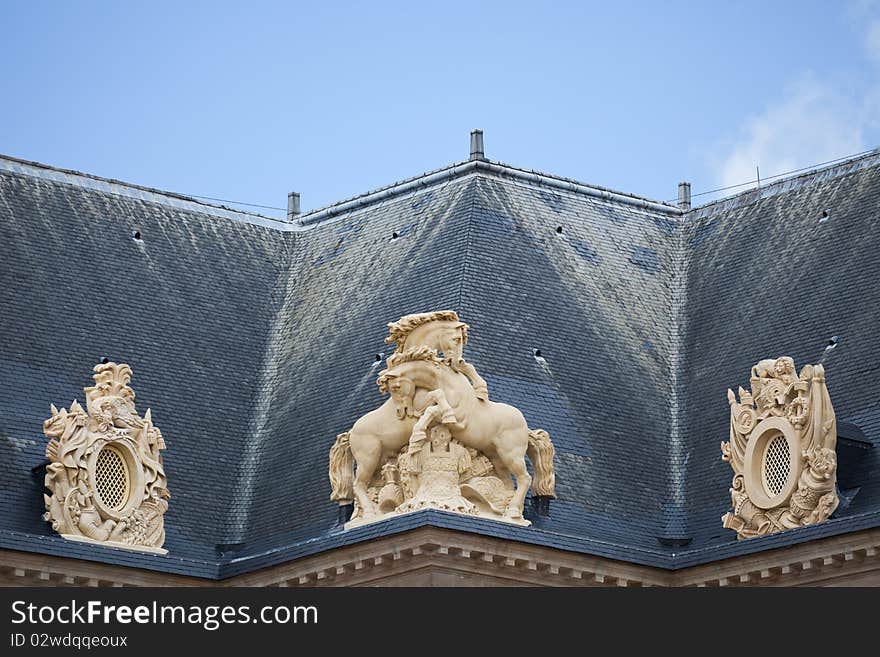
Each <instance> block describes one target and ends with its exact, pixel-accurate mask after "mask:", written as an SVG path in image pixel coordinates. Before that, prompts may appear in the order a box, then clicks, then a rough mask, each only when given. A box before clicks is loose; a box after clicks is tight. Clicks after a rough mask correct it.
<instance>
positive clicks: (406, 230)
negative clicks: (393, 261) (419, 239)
mask: <svg viewBox="0 0 880 657" xmlns="http://www.w3.org/2000/svg"><path fill="white" fill-rule="evenodd" d="M417 225H418V222H417V221H411V222H409V223H408V224H405V225H403V226H401V227H400V228H398V229H397V231H395V232H396V233H397V236H398V237H406V236H407V235H409V234H410V233H412V232H413V231H414V230H415V229H416V226H417Z"/></svg>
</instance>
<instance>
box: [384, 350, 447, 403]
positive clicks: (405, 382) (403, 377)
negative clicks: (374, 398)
mask: <svg viewBox="0 0 880 657" xmlns="http://www.w3.org/2000/svg"><path fill="white" fill-rule="evenodd" d="M442 362H443V361H441V360H440V358H439V357H438V356H437V352H436V351H435V350H433V349H430V348H428V347H417V348H415V349H407V350H406V351H404V352H395V353H394V354H392V355H391V356H389V357H388V369H385V370H382V371H381V372H379V378H378V379H376V383H377V384H378V386H379V392H381V393H383V394H384V393H386V392H387V393H389V394H390V395H391V399H392V400H393V402H394V405H395V407H396V411H397V417H398V418H400V419H403V418H405V417H406V416H410V417H416V416H418V414H419V413H418V411H417V410H416V408H415V401H414V400H415V393H416V388H417V385H416V381H415V380H414V379H415V378H416V377H418V378H421V376H420V375H421V374H422V373H421V372H419V371H418V370H420V369H421V368H423V367H425V366H430V367H436V366H437V365H439V364H440V363H442Z"/></svg>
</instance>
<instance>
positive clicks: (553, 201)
mask: <svg viewBox="0 0 880 657" xmlns="http://www.w3.org/2000/svg"><path fill="white" fill-rule="evenodd" d="M538 196H539V197H540V198H541V200H542V201H544V204H545V205H546V206H547V207H548V208H550V209H551V210H553V212H563V211H564V210H565V201H563V200H562V197H561V196H560V195H559V194H555V193H553V192H546V191H542V192H540V193H539V194H538Z"/></svg>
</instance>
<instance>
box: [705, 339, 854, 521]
mask: <svg viewBox="0 0 880 657" xmlns="http://www.w3.org/2000/svg"><path fill="white" fill-rule="evenodd" d="M727 399H728V401H729V403H730V441H728V442H723V443H721V455H722V456H721V458H722V459H723V460H724V461H728V462H729V463H730V465H731V467H732V468H733V472H734V476H733V486H732V487H731V489H730V496H731V500H732V502H733V510H732V511H731V512H728V513H726V514H725V515H724V516H723V517H722V518H721V520H722V523H723V524H724V527H726V528H727V529H734V530H736V532H737V535H738V538H748V537H750V536H762V535H764V534H771V533H773V532H777V531H781V530H783V529H793V528H795V527H802V526H804V525H812V524H815V523H817V522H822V521H823V520H825V519H826V518H828V516H830V515H831V514H832V513H833V512H834V510H835V509H836V508H837V504H838V502H839V500H838V497H837V489H836V481H837V454H836V451H835V450H836V448H837V423H836V420H835V417H834V409H833V408H832V407H831V398H830V397H829V396H828V389H827V388H826V387H825V369H824V368H823V367H822V366H821V365H806V366H805V367H804V368H803V369H802V370H801V373H800V376H798V374H797V372H796V371H795V367H794V361H793V360H792V359H791V358H789V357H787V356H783V357H781V358H776V359H768V360H762V361H761V362H760V363H758V364H757V365H755V366H754V367H753V368H752V376H751V392H748V391H746V390H743V389H742V388H740V389H739V401H737V399H736V395H734V393H733V391H732V390H728V391H727Z"/></svg>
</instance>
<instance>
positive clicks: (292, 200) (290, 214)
mask: <svg viewBox="0 0 880 657" xmlns="http://www.w3.org/2000/svg"><path fill="white" fill-rule="evenodd" d="M299 214H300V208H299V192H290V193H289V194H288V195H287V220H288V221H293V220H294V219H296V218H297V217H298V216H299Z"/></svg>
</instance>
